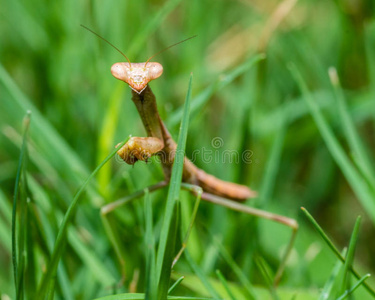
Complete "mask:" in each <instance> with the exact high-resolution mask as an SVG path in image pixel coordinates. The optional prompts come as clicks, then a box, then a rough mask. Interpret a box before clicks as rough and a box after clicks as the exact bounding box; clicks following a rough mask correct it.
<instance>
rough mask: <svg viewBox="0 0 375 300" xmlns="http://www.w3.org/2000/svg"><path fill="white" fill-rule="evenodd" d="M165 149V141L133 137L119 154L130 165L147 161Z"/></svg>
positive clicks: (154, 138)
mask: <svg viewBox="0 0 375 300" xmlns="http://www.w3.org/2000/svg"><path fill="white" fill-rule="evenodd" d="M163 148H164V142H163V140H161V139H159V138H156V137H132V138H130V139H129V141H128V142H127V143H126V144H125V145H124V146H122V147H121V148H120V150H118V151H117V154H118V155H119V156H120V157H121V158H122V159H123V160H124V161H125V162H126V163H127V164H129V165H134V164H135V163H136V162H137V161H138V160H142V161H146V162H147V160H148V159H149V158H150V157H151V156H152V155H155V154H156V153H158V152H159V151H160V150H162V149H163Z"/></svg>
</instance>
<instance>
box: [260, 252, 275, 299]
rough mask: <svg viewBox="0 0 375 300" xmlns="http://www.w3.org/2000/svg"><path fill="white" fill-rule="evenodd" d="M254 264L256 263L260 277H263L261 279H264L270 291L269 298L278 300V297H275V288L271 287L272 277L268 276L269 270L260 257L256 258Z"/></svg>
mask: <svg viewBox="0 0 375 300" xmlns="http://www.w3.org/2000/svg"><path fill="white" fill-rule="evenodd" d="M255 263H256V265H257V267H258V269H259V271H260V273H261V274H262V276H263V278H264V280H265V282H266V284H267V287H268V290H269V291H270V296H271V298H272V299H274V300H278V299H279V297H278V296H277V293H276V290H275V287H274V285H273V280H272V277H271V275H270V274H269V270H268V268H267V266H266V262H265V261H264V259H263V258H262V257H260V256H256V258H255Z"/></svg>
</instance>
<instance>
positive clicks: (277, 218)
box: [201, 193, 298, 286]
mask: <svg viewBox="0 0 375 300" xmlns="http://www.w3.org/2000/svg"><path fill="white" fill-rule="evenodd" d="M201 197H202V199H203V200H205V201H208V202H211V203H214V204H218V205H221V206H225V207H228V208H230V209H232V210H235V211H239V212H243V213H245V214H248V215H252V216H256V217H260V218H264V219H268V220H271V221H274V222H277V223H281V224H283V225H286V226H288V227H290V228H291V229H292V235H291V238H290V240H289V242H288V246H287V248H286V250H285V254H284V256H283V258H282V260H281V263H280V265H279V268H278V270H277V272H276V275H275V278H274V279H273V284H274V286H277V285H278V283H279V282H280V279H281V276H282V274H283V272H284V269H285V266H286V263H287V260H288V258H289V256H290V254H291V252H292V249H293V245H294V241H295V238H296V235H297V231H298V223H297V221H296V220H294V219H291V218H288V217H285V216H281V215H277V214H274V213H271V212H268V211H265V210H260V209H257V208H254V207H250V206H247V205H244V204H240V203H238V202H234V201H231V200H228V199H225V198H222V197H219V196H216V195H213V194H209V193H203V194H202V196H201Z"/></svg>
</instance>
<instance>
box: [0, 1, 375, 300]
mask: <svg viewBox="0 0 375 300" xmlns="http://www.w3.org/2000/svg"><path fill="white" fill-rule="evenodd" d="M0 7H1V21H0V23H1V26H0V36H1V47H0V95H1V96H0V97H1V98H0V128H1V135H0V143H1V144H0V145H1V147H0V158H1V160H0V162H1V166H0V179H1V186H0V265H1V266H2V267H1V268H0V294H1V296H2V297H5V299H6V295H7V296H9V297H10V298H11V299H17V298H18V299H22V298H24V299H36V297H37V296H40V294H38V293H40V292H41V291H43V294H44V296H45V297H46V298H49V299H95V298H103V297H105V298H104V299H126V298H129V299H130V297H133V298H132V299H138V298H140V299H143V298H144V296H145V294H146V295H147V297H148V298H149V299H152V298H153V296H154V297H157V296H155V295H157V293H156V292H155V290H156V289H158V288H160V287H161V285H158V284H157V281H154V280H155V278H152V276H151V275H152V274H159V273H162V274H163V276H162V277H161V278H163V279H157V280H161V281H159V283H160V282H162V283H163V284H162V285H163V292H160V294H159V297H164V298H165V295H166V294H168V289H170V288H171V286H172V285H173V283H175V282H176V281H178V284H176V286H174V287H173V291H172V292H171V293H170V294H168V297H170V298H171V299H174V298H172V297H177V298H176V299H182V297H183V296H186V297H190V299H191V298H193V297H194V298H207V297H211V298H218V299H250V298H251V297H252V298H254V299H291V298H292V297H295V298H294V299H317V298H320V299H338V298H339V299H344V297H347V298H349V297H352V296H353V297H356V298H358V299H372V298H373V290H374V286H375V283H374V280H373V279H372V278H371V277H370V278H368V276H367V275H366V274H368V273H370V274H372V273H373V272H374V269H375V260H374V257H373V255H372V254H373V252H374V249H375V244H374V242H373V240H374V239H373V236H374V233H375V230H374V201H375V200H374V199H375V198H374V194H375V187H374V173H375V171H374V163H373V162H374V155H373V151H372V149H373V136H374V128H375V126H374V117H373V111H374V110H373V108H374V99H375V89H374V86H375V81H374V80H375V75H374V74H375V64H374V62H375V50H374V49H375V48H374V45H375V35H374V33H375V23H374V4H373V2H372V1H371V0H364V1H362V2H361V5H360V6H350V4H349V2H346V1H339V2H329V1H309V0H300V1H298V2H297V1H291V0H284V1H281V2H280V1H276V0H272V1H246V0H241V1H240V0H239V1H214V2H213V1H194V0H193V1H186V0H169V1H161V0H152V1H151V0H140V1H121V2H119V1H113V0H108V1H105V2H90V1H83V2H74V1H66V0H61V1H58V2H56V3H53V4H52V3H51V4H49V5H48V6H46V5H45V3H43V2H38V1H24V0H21V1H5V0H0ZM80 24H84V25H87V26H88V27H90V28H93V29H94V30H95V31H96V32H98V33H99V34H101V35H102V36H103V37H105V38H106V39H108V40H109V41H110V42H111V43H113V44H115V45H116V46H117V47H118V48H119V49H121V50H122V51H123V52H124V53H125V54H126V55H127V56H128V57H129V59H130V60H131V61H136V62H138V61H145V60H146V59H147V58H148V57H150V56H151V55H152V54H154V53H156V52H158V51H159V50H160V49H163V48H165V47H167V46H168V45H171V44H173V43H175V42H177V41H179V40H182V39H184V38H187V37H189V36H192V35H195V34H197V35H198V37H197V38H195V39H193V40H191V41H188V42H186V43H184V44H181V45H178V46H176V47H174V48H171V49H169V50H168V51H167V52H164V53H162V54H160V55H159V56H157V57H156V58H155V59H154V60H155V61H158V62H160V63H162V65H163V67H164V74H163V75H162V77H160V78H159V79H158V80H156V81H154V82H152V83H151V84H150V86H151V87H152V89H153V91H154V93H155V95H156V99H157V101H158V107H159V110H160V114H161V117H162V119H163V120H164V121H165V123H166V125H167V127H168V129H169V130H170V131H171V133H172V135H173V137H174V138H175V139H176V141H177V138H178V136H179V126H180V124H181V120H182V117H183V112H184V111H185V112H186V109H185V110H184V109H183V107H184V103H185V98H186V90H187V89H186V87H187V85H188V81H189V74H190V73H191V72H193V73H194V77H193V78H194V79H193V84H192V88H191V105H190V107H191V108H190V110H189V112H190V118H189V125H185V127H184V129H185V130H187V132H188V133H187V140H186V150H185V151H186V154H187V156H189V157H190V158H192V159H193V160H194V163H195V164H197V165H198V166H199V167H201V168H202V169H204V170H205V171H206V172H208V173H211V174H214V175H216V176H218V177H220V178H221V179H225V180H230V181H234V182H237V183H242V184H246V185H248V186H250V187H251V188H253V189H254V190H257V191H258V194H259V197H258V198H256V199H254V200H250V201H248V202H247V203H246V205H249V206H256V207H258V208H262V209H265V210H267V211H270V212H274V213H277V214H281V215H285V216H287V217H291V218H295V219H296V220H297V221H298V223H299V225H300V229H299V233H298V235H297V239H296V243H295V247H294V249H293V252H292V256H291V257H290V259H289V260H288V262H287V267H286V270H285V273H284V276H283V277H282V280H281V282H280V284H279V286H278V287H274V286H273V285H272V284H270V278H273V277H274V273H275V272H276V270H277V268H278V266H279V265H280V260H281V257H282V254H283V253H284V252H285V251H284V250H285V247H287V243H288V239H289V236H290V230H289V229H287V228H284V227H283V226H281V225H279V224H276V223H273V222H270V221H267V220H261V219H257V218H252V217H250V216H248V215H242V214H240V213H238V212H233V211H229V210H228V209H226V208H223V207H219V206H215V205H212V204H210V203H206V202H204V201H202V202H201V203H200V205H199V209H198V213H197V216H196V220H195V222H194V226H193V228H192V231H191V234H190V238H189V242H188V245H187V249H186V251H185V252H184V253H183V254H182V256H181V258H180V259H179V261H178V262H177V264H176V265H175V266H174V268H173V271H172V272H171V273H170V271H171V270H170V268H169V267H168V266H169V265H170V259H173V257H174V255H176V254H177V252H178V251H179V249H180V246H181V243H182V239H183V237H181V236H183V235H184V234H185V233H186V231H187V229H188V227H189V224H190V222H191V218H192V215H194V213H193V211H194V201H195V197H194V196H193V195H191V194H190V193H189V192H186V191H181V192H179V185H180V182H179V181H178V180H177V179H176V182H175V183H173V184H172V185H171V186H169V189H174V190H175V191H174V195H175V196H176V195H177V194H178V195H179V196H178V199H179V200H178V202H177V203H178V204H176V206H174V208H173V210H171V211H172V212H173V214H172V215H173V216H175V217H172V219H170V220H171V222H172V224H175V226H172V227H171V225H170V224H169V225H168V224H167V225H166V223H164V224H163V222H164V221H163V220H164V217H165V205H166V203H167V198H168V189H167V188H163V189H159V190H158V191H153V190H152V189H151V188H150V189H149V190H148V192H145V188H147V187H150V186H151V185H154V184H156V183H158V182H160V181H162V180H163V173H162V170H161V167H160V165H159V164H158V162H157V161H156V160H151V162H150V163H148V164H144V163H137V164H136V165H135V166H134V167H133V168H132V167H129V166H127V165H125V164H123V163H122V162H120V161H119V160H118V159H116V158H114V159H111V160H109V161H108V162H107V163H106V164H105V165H104V166H103V167H102V169H101V170H100V171H99V172H98V173H97V174H96V173H92V172H93V170H95V169H96V168H97V167H98V166H99V165H100V164H101V162H102V161H103V160H104V159H105V158H106V157H107V156H108V154H109V153H111V151H113V149H114V146H115V145H116V144H117V143H118V142H120V141H123V140H124V139H125V138H126V137H127V136H129V135H133V136H144V135H145V131H144V129H143V128H142V123H141V121H140V118H139V116H138V114H137V112H136V109H135V107H134V105H133V103H132V102H131V101H130V89H129V88H128V87H127V86H126V85H125V84H123V83H121V82H118V81H116V80H115V79H114V78H113V77H112V76H111V74H110V72H109V70H110V66H111V64H113V63H115V62H118V61H121V60H122V59H123V58H122V57H121V56H120V55H119V54H118V53H117V52H116V51H114V50H113V49H112V48H111V47H109V46H108V45H106V44H105V43H103V42H102V41H100V40H99V39H97V38H95V37H94V36H93V35H91V34H89V33H87V32H86V31H85V30H83V29H82V28H81V27H80V26H79V25H80ZM290 66H291V67H290ZM329 70H330V71H329ZM29 110H30V111H31V115H32V117H31V122H30V125H29V130H28V133H27V136H26V138H25V139H24V138H23V136H24V126H23V118H24V117H25V115H26V113H27V111H29ZM23 140H24V142H23ZM25 141H27V142H25ZM217 142H219V143H217ZM179 145H180V146H181V143H180V142H179ZM22 149H24V150H22ZM25 149H27V151H26V150H25ZM236 151H237V152H236ZM228 154H230V155H228ZM25 155H26V156H25ZM236 155H237V156H236ZM25 157H26V162H27V163H26V164H25V163H24V164H21V165H20V164H19V162H20V161H24V160H23V159H24V158H25ZM115 157H116V156H115ZM236 158H238V160H237V159H236ZM20 166H21V167H20ZM17 170H18V171H17ZM17 174H18V175H17ZM90 174H91V175H92V174H96V175H95V176H94V177H93V178H92V180H91V181H90V183H88V185H87V186H85V189H84V191H85V192H84V193H82V194H81V196H80V197H79V198H74V197H75V195H77V191H79V190H80V189H81V190H82V191H83V187H84V186H83V184H84V182H85V180H86V179H87V178H89V176H90ZM136 192H137V194H136V195H138V196H139V197H140V198H142V197H143V200H142V199H134V200H132V201H129V199H130V198H132V195H133V194H134V193H136ZM143 195H145V196H143ZM129 197H130V198H129ZM73 199H79V201H78V202H75V200H74V201H73ZM121 199H123V200H124V201H125V202H126V205H123V206H121V207H119V208H117V209H116V210H115V211H113V212H112V213H111V214H109V215H108V219H107V220H108V223H105V222H104V223H103V222H102V220H101V218H100V213H101V212H100V210H101V208H102V207H103V206H105V205H106V204H109V203H112V202H115V201H116V200H121ZM13 203H14V204H13ZM72 203H73V205H74V203H76V207H75V209H74V214H72V215H70V216H69V213H68V212H69V211H70V210H69V207H71V205H72ZM301 206H303V207H305V208H306V209H307V210H308V211H309V213H310V214H311V216H313V217H314V219H315V221H316V222H317V223H314V224H315V225H314V226H312V225H311V224H310V221H309V220H310V219H308V218H307V217H306V216H305V214H303V213H301V210H300V207H301ZM359 215H361V216H362V219H361V226H359V221H357V217H358V216H359ZM177 216H178V217H177ZM64 220H65V221H64ZM67 220H69V222H68V223H69V224H70V225H69V226H68V227H66V229H64V230H66V232H65V233H64V235H63V237H64V238H63V240H64V243H63V244H59V240H61V238H58V237H59V236H60V237H61V230H62V228H65V227H64V226H65V225H64V224H67V223H66V222H67ZM12 224H13V226H12ZM317 224H319V226H320V227H318V225H317ZM168 226H169V227H168ZM12 228H13V230H12ZM108 228H110V229H111V231H109V230H108ZM166 228H168V230H167V231H168V232H170V233H171V234H172V236H175V238H172V237H171V234H169V235H168V237H167V236H165V237H164V238H160V234H161V233H163V234H166V233H165V229H166ZM316 228H321V229H322V230H323V231H316ZM353 228H354V230H353ZM171 229H172V231H171ZM59 232H60V235H59ZM109 232H111V233H112V234H113V235H111V234H109ZM319 232H320V233H319ZM322 232H323V233H324V234H323V238H322V237H321V234H322ZM181 233H182V234H181ZM328 237H329V238H328ZM165 238H167V240H170V241H173V243H174V244H175V245H174V246H173V245H172V246H169V247H168V246H167V247H164V246H161V245H163V244H164V243H165ZM328 240H329V241H330V242H329V244H327V241H328ZM173 243H172V244H173ZM166 245H170V244H168V243H167V244H166ZM333 245H334V246H333ZM345 247H347V250H345V249H344V248H345ZM12 249H13V250H12ZM54 249H55V252H54ZM160 249H161V251H159V250H160ZM333 249H335V250H333ZM354 250H355V251H354ZM56 251H58V255H57V254H56V253H57V252H56ZM158 251H159V252H158ZM165 254H167V256H168V259H167V260H165V259H164V258H163V259H162V257H163V256H165ZM156 261H157V262H158V263H157V264H155V262H156ZM343 261H344V262H343ZM163 264H164V265H163ZM51 265H54V266H55V267H54V268H57V269H54V270H53V271H54V272H52V273H51V274H49V273H48V272H51V271H49V270H52V269H50V267H51ZM156 265H157V267H156ZM352 270H355V271H356V273H357V275H356V276H355V275H353V273H352ZM54 273H55V276H50V277H49V279H48V280H47V281H46V279H43V278H46V276H47V275H46V274H49V275H54ZM169 273H170V274H169ZM182 276H184V279H183V280H182V281H179V280H180V278H181V277H182ZM156 278H159V277H158V276H156ZM42 282H44V283H43V284H42ZM137 297H138V298H137Z"/></svg>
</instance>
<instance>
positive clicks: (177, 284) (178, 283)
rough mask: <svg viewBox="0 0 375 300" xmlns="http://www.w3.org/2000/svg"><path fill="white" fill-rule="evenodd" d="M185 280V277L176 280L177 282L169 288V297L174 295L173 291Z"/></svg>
mask: <svg viewBox="0 0 375 300" xmlns="http://www.w3.org/2000/svg"><path fill="white" fill-rule="evenodd" d="M184 278H185V277H184V276H181V277H180V278H178V279H177V280H176V282H175V283H174V284H173V285H172V286H171V287H170V288H169V290H168V295H169V294H172V293H173V291H174V290H175V289H176V288H177V287H178V286H179V285H180V283H181V282H182V280H184Z"/></svg>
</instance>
